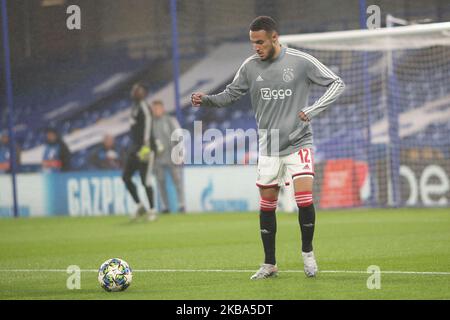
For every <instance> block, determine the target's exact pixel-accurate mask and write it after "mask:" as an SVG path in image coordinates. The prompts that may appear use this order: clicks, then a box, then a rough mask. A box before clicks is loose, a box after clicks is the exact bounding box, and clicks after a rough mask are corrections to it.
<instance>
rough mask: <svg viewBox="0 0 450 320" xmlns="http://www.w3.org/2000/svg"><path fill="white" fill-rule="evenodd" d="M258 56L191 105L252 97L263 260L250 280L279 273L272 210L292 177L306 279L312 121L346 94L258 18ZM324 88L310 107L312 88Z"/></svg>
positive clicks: (254, 26)
mask: <svg viewBox="0 0 450 320" xmlns="http://www.w3.org/2000/svg"><path fill="white" fill-rule="evenodd" d="M250 42H251V43H252V46H253V49H254V51H255V52H256V53H255V54H254V55H252V56H250V57H249V58H248V59H247V60H245V61H244V63H243V64H242V65H241V67H240V68H239V70H238V71H237V73H236V75H235V77H234V79H233V81H232V83H230V84H229V85H228V86H227V87H226V89H225V90H224V91H223V92H221V93H219V94H216V95H206V94H204V93H201V92H195V93H193V94H192V101H191V102H192V105H193V106H206V107H224V106H227V105H229V104H231V103H233V102H235V101H236V100H238V99H240V98H241V97H242V96H243V95H245V94H246V93H247V92H250V97H251V102H252V109H253V111H254V113H255V117H256V121H257V125H258V131H259V146H260V147H259V158H258V178H257V182H256V184H257V186H258V187H259V191H260V195H261V199H260V215H259V219H260V230H261V239H262V243H263V247H264V253H265V261H264V264H262V265H261V268H260V269H259V270H258V271H257V272H256V273H255V274H254V275H252V276H251V279H264V278H268V277H272V276H276V275H277V274H278V268H277V265H276V259H275V234H276V231H277V223H276V217H275V210H276V208H277V200H278V193H279V189H280V186H282V185H284V183H285V182H286V180H285V176H286V175H288V176H290V177H289V179H292V181H293V183H294V190H295V200H296V203H297V206H298V213H299V224H300V230H301V242H302V257H303V262H304V271H305V274H306V276H308V277H314V276H315V275H316V274H317V272H318V267H317V263H316V259H315V257H314V252H313V244H312V242H313V235H314V226H315V209H314V204H313V194H312V190H313V178H314V163H313V152H312V151H313V150H312V147H313V139H312V130H311V123H310V121H311V120H312V119H313V118H314V117H315V116H317V115H318V114H319V113H320V112H321V111H323V110H325V109H326V108H327V106H328V105H329V104H330V103H332V102H334V101H335V100H336V99H337V97H338V96H339V95H340V94H341V93H342V92H343V90H344V83H343V81H342V80H341V79H340V78H339V77H338V76H337V75H336V74H334V72H332V71H331V70H330V69H328V68H327V67H326V66H324V65H323V64H322V63H321V62H319V61H318V60H317V59H316V58H314V57H313V56H311V55H309V54H306V53H304V52H301V51H298V50H294V49H290V48H286V47H284V46H281V45H280V43H279V41H278V26H277V23H276V22H275V21H274V20H273V19H272V18H270V17H267V16H260V17H258V18H256V19H255V20H254V21H253V22H252V23H251V25H250ZM313 84H315V85H319V86H323V87H327V89H326V92H325V93H324V94H323V95H322V97H320V99H318V100H317V101H315V102H314V103H313V104H311V105H308V94H309V91H310V88H311V85H313Z"/></svg>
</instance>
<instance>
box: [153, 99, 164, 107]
mask: <svg viewBox="0 0 450 320" xmlns="http://www.w3.org/2000/svg"><path fill="white" fill-rule="evenodd" d="M152 104H153V105H154V104H159V105H161V106H164V102H163V101H162V100H153V101H152Z"/></svg>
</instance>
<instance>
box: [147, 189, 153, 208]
mask: <svg viewBox="0 0 450 320" xmlns="http://www.w3.org/2000/svg"><path fill="white" fill-rule="evenodd" d="M145 192H146V193H147V198H148V203H149V204H150V209H153V207H154V203H153V188H152V187H145Z"/></svg>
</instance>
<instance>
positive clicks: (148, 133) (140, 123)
mask: <svg viewBox="0 0 450 320" xmlns="http://www.w3.org/2000/svg"><path fill="white" fill-rule="evenodd" d="M147 93H148V92H147V89H146V88H145V87H144V86H143V85H142V84H139V83H137V84H135V85H134V86H133V88H132V89H131V100H132V101H133V105H132V107H131V113H130V124H131V126H130V138H131V144H130V146H129V148H128V151H127V156H126V160H125V164H124V168H123V174H122V180H123V182H124V183H125V186H126V188H127V190H128V192H129V193H130V195H131V196H132V197H133V200H134V202H135V203H136V205H137V211H136V214H135V215H134V217H133V219H137V218H139V217H142V216H144V215H146V217H147V220H148V221H155V220H156V219H157V218H158V216H157V212H156V209H155V208H154V200H153V197H154V194H153V187H152V186H151V184H150V182H149V180H150V179H149V177H150V175H151V174H152V173H153V158H154V150H155V142H154V138H153V136H152V135H153V116H152V113H151V109H150V106H149V105H148V104H147V102H146V100H145V99H146V97H147ZM136 171H138V172H139V175H140V176H141V183H142V185H143V186H144V188H145V193H146V194H147V200H148V203H149V206H150V210H149V211H148V212H146V211H147V210H146V208H145V206H144V202H143V200H142V199H140V197H139V194H138V191H137V188H136V185H135V184H134V182H133V181H132V177H133V175H134V173H135V172H136Z"/></svg>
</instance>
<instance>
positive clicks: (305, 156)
mask: <svg viewBox="0 0 450 320" xmlns="http://www.w3.org/2000/svg"><path fill="white" fill-rule="evenodd" d="M298 155H299V156H300V163H311V149H300V151H299V152H298Z"/></svg>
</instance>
